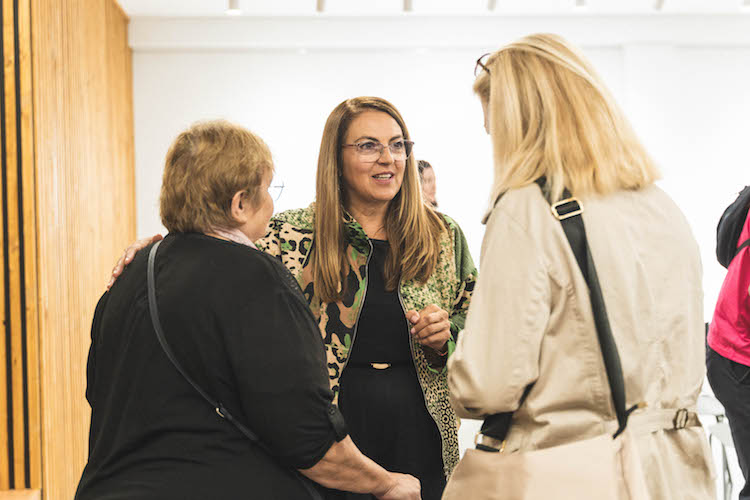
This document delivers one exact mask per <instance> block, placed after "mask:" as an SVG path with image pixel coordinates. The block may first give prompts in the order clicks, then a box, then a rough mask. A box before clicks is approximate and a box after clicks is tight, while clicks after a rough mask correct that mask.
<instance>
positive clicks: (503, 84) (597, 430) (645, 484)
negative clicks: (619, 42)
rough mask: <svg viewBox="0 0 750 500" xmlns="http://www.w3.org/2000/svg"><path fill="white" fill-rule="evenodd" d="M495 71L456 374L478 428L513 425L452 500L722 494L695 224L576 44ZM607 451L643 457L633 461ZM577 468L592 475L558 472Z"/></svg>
mask: <svg viewBox="0 0 750 500" xmlns="http://www.w3.org/2000/svg"><path fill="white" fill-rule="evenodd" d="M477 65H478V66H479V68H478V69H479V72H478V77H477V79H476V81H475V84H474V90H475V92H476V93H477V95H478V96H479V99H480V101H481V103H482V107H483V109H484V113H485V124H486V128H487V133H488V134H489V135H490V137H491V139H492V143H493V150H494V167H495V170H494V174H495V179H494V184H493V188H492V192H491V204H490V206H489V207H488V211H487V213H486V215H485V217H484V223H485V224H486V225H487V229H486V231H485V236H484V241H483V244H482V256H481V264H480V267H481V269H482V276H481V277H480V279H479V280H478V282H477V288H476V292H475V294H474V297H473V298H472V306H471V309H470V310H469V314H468V316H467V320H466V328H465V330H464V332H463V333H462V334H461V338H460V339H459V342H458V344H457V347H456V352H455V354H454V355H453V356H452V357H451V359H450V362H449V364H448V366H449V377H448V379H449V384H450V389H451V398H452V401H453V403H454V406H455V408H456V410H457V411H458V412H459V415H460V416H462V417H467V418H485V417H487V416H488V415H502V416H503V417H507V416H508V414H510V413H512V420H509V422H510V424H509V427H508V426H507V425H505V426H502V427H496V428H494V429H492V428H491V427H492V425H491V424H492V421H493V420H494V419H490V421H489V422H488V421H485V422H486V424H489V425H486V426H485V427H483V430H484V431H485V432H483V433H482V434H480V435H478V436H477V445H478V446H477V449H476V450H468V451H467V453H466V455H465V456H464V458H463V460H462V462H461V464H460V465H459V466H458V467H457V469H456V472H455V474H454V475H453V476H452V478H451V484H449V485H448V487H447V489H446V498H451V499H454V498H459V497H463V496H465V497H466V498H472V499H484V498H523V499H525V500H530V499H537V498H538V499H548V498H560V499H562V498H565V499H568V498H587V499H588V498H592V499H593V498H597V499H604V498H607V499H611V498H620V499H625V498H634V499H642V498H652V499H659V500H687V499H692V500H708V499H710V498H714V497H715V491H714V484H713V480H712V479H713V478H712V460H711V456H710V451H709V449H708V442H707V439H706V435H705V433H704V431H703V429H702V428H701V424H700V421H699V420H698V416H697V415H696V400H697V397H698V394H699V392H700V389H701V385H702V384H703V380H704V376H705V366H704V361H703V360H704V335H703V329H704V326H703V292H702V277H701V263H700V253H699V249H698V245H697V243H696V241H695V238H694V237H693V234H692V231H691V229H690V225H689V224H688V221H687V220H686V219H685V216H684V215H683V213H682V212H681V211H680V209H679V208H678V207H677V205H676V204H675V203H674V201H672V200H671V199H670V198H669V196H668V195H667V194H666V193H664V192H663V191H662V190H661V189H659V187H657V186H656V185H655V184H654V182H655V181H656V179H657V178H658V176H659V172H658V170H657V168H656V165H655V164H654V162H653V160H652V159H651V157H650V156H649V155H648V153H647V152H646V150H645V148H644V147H643V146H642V144H641V143H640V142H639V141H638V139H637V137H636V135H635V133H634V132H633V130H632V128H631V127H630V125H629V123H628V122H627V119H626V118H625V116H624V115H623V113H622V111H621V110H620V109H619V107H618V106H617V104H616V103H615V101H614V100H613V99H612V97H611V95H610V94H609V92H608V90H607V89H606V88H605V86H604V84H603V83H602V81H601V79H600V78H599V77H598V76H597V75H596V72H595V71H594V69H593V68H592V66H591V65H590V63H589V62H588V61H587V60H586V58H585V57H584V56H583V55H582V54H581V52H580V51H579V50H578V49H577V48H576V47H574V46H572V45H571V44H570V43H568V42H567V41H565V40H564V39H562V38H561V37H559V36H556V35H551V34H538V35H530V36H527V37H524V38H522V39H520V40H518V41H516V42H513V43H511V44H509V45H507V46H505V47H503V48H501V49H500V50H498V51H496V52H494V53H493V54H491V55H489V57H487V58H486V59H480V60H479V62H478V63H477ZM563 198H565V200H563ZM559 200H562V201H559ZM558 201H559V203H557V202H558ZM551 204H554V205H551ZM551 208H552V210H551ZM573 209H576V210H573ZM584 227H585V231H582V229H583V228H584ZM580 235H583V238H580ZM581 241H582V242H583V245H580V244H573V243H575V242H579V243H580V242H581ZM586 241H588V243H587V244H586ZM581 248H583V249H584V250H583V251H581V250H580V249H581ZM579 257H580V260H579ZM592 262H593V263H592ZM594 264H595V266H594ZM584 272H585V274H584ZM599 291H601V293H598V292H599ZM599 297H603V300H602V301H601V302H600V301H599V300H598V298H599ZM602 302H603V303H604V304H606V310H605V308H604V306H603V305H602ZM607 318H608V319H607ZM608 325H609V326H611V334H609V335H608V334H607V331H608V330H610V329H608V328H607V326H608ZM610 340H613V343H614V344H615V348H614V349H609V348H608V346H609V347H611V345H612V344H611V343H610V342H609V341H610ZM605 352H606V354H605ZM613 352H618V353H619V362H617V363H615V362H614V361H613V360H614V358H615V355H614V354H613ZM617 365H620V366H619V367H618V366H617ZM618 372H619V375H620V377H618V376H617V373H618ZM618 378H619V381H623V380H624V382H623V383H622V384H620V383H619V381H618ZM623 386H624V390H621V389H622V387H623ZM613 394H618V395H619V396H621V397H616V398H615V397H613ZM621 410H622V411H621ZM627 415H629V418H628V417H627ZM496 422H500V423H502V422H503V421H502V420H496ZM505 422H508V420H505ZM623 424H626V427H625V428H624V430H625V432H626V433H624V434H620V433H619V431H620V430H623ZM614 435H618V436H622V439H618V441H616V442H615V441H613V440H612V439H611V437H612V436H614ZM586 443H588V444H586ZM592 443H597V444H592ZM629 443H634V446H632V447H631V446H630V445H629ZM600 444H601V445H602V446H609V447H610V448H607V449H608V450H613V449H615V448H616V447H618V446H619V447H620V448H619V449H620V450H625V451H623V452H622V454H621V455H618V458H622V461H615V460H614V459H613V458H612V456H613V455H612V454H607V453H604V452H601V450H602V449H604V448H602V446H600ZM584 448H585V449H584ZM493 450H494V452H493ZM582 450H583V451H585V452H583V453H582ZM628 450H629V451H632V454H630V455H628V454H627V451H628ZM594 452H600V453H599V454H598V455H596V456H597V457H599V458H593V457H594ZM563 455H564V456H565V458H567V460H565V459H561V457H562V456H563ZM571 459H572V460H571ZM576 459H577V460H579V461H581V462H583V463H585V464H586V465H585V466H583V467H581V468H580V469H579V470H575V469H572V468H571V469H572V470H570V471H569V472H570V473H569V474H567V475H565V476H563V477H562V479H561V480H557V479H556V478H554V477H553V476H554V474H559V472H560V471H561V470H565V467H566V466H569V464H571V463H576V462H575V461H574V460H576ZM545 460H547V461H546V463H545V462H544V461H545ZM489 463H491V464H492V465H493V467H491V468H490V467H488V468H487V469H482V468H481V467H480V466H479V464H489ZM519 464H520V465H519ZM530 464H535V465H537V467H535V468H532V467H533V466H532V465H530ZM540 464H541V466H539V465H540ZM514 466H517V468H513V467H514ZM541 469H544V470H541ZM511 470H512V471H521V472H522V473H520V474H515V475H513V476H511V474H512V472H511V473H509V471H511ZM473 472H478V475H477V477H473V478H472V479H473V480H472V481H470V484H466V483H464V486H465V488H462V487H461V486H460V485H461V483H462V481H461V479H462V478H466V477H469V476H470V474H472V473H473ZM578 472H580V473H581V475H580V478H579V479H580V480H579V481H575V480H574V479H573V480H571V479H570V478H572V477H574V476H575V474H576V473H578ZM535 473H536V476H534V474H535ZM530 477H531V478H536V479H539V481H537V482H533V479H531V480H530V479H529V478H530ZM509 479H511V480H509ZM543 479H548V481H544V480H543ZM564 480H568V481H569V483H568V485H567V487H566V485H564V484H561V483H562V482H564ZM638 486H640V487H641V488H642V490H640V492H639V491H638V489H637V487H638ZM469 488H470V489H471V490H470V491H469ZM573 488H577V489H578V491H575V492H573V491H571V490H572V489H573ZM604 489H606V490H608V493H606V494H602V493H601V492H602V490H604ZM519 490H520V491H521V493H520V494H518V493H513V491H515V492H519ZM581 490H586V493H581ZM644 490H645V491H644ZM498 492H502V493H500V494H498Z"/></svg>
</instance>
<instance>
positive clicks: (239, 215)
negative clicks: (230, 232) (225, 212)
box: [231, 191, 252, 224]
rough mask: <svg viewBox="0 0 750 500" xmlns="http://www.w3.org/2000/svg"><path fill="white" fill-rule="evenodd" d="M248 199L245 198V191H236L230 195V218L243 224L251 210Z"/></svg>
mask: <svg viewBox="0 0 750 500" xmlns="http://www.w3.org/2000/svg"><path fill="white" fill-rule="evenodd" d="M251 208H252V207H251V206H250V200H248V198H247V191H237V192H236V193H234V196H232V207H231V213H232V218H233V219H234V220H235V221H237V222H238V223H239V224H245V223H246V222H247V221H248V219H249V217H250V213H251V212H252V210H251Z"/></svg>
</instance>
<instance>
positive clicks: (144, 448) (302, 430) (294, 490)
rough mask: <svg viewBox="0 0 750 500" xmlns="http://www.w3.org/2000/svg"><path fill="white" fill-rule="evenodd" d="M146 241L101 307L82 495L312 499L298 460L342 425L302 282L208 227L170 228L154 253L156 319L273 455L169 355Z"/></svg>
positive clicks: (190, 368) (317, 453)
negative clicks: (198, 230) (151, 297)
mask: <svg viewBox="0 0 750 500" xmlns="http://www.w3.org/2000/svg"><path fill="white" fill-rule="evenodd" d="M149 249H150V248H147V249H144V250H142V251H141V252H139V253H138V255H137V256H136V258H135V260H134V261H133V263H132V264H131V265H130V266H128V268H127V269H126V270H125V272H124V273H123V274H122V276H121V277H120V278H119V279H118V280H117V282H116V283H115V285H114V286H113V287H112V289H111V290H110V291H109V292H108V293H105V294H104V295H103V296H102V298H101V300H100V301H99V304H98V305H97V308H96V312H95V314H94V322H93V326H92V332H91V339H92V341H91V349H90V352H89V361H88V386H87V389H86V398H87V399H88V401H89V403H90V404H91V408H92V415H91V431H90V437H89V462H88V464H87V465H86V468H85V470H84V472H83V477H82V478H81V482H80V484H79V486H78V492H77V493H76V498H77V499H80V500H85V499H99V500H101V499H112V500H114V499H126V498H127V499H181V500H183V499H206V498H212V499H214V498H215V499H236V498H269V499H290V500H291V499H294V500H297V499H304V498H308V496H307V494H306V493H305V490H304V489H303V486H302V485H301V483H300V482H299V481H298V480H296V479H295V478H294V477H293V473H292V470H291V468H292V467H293V468H308V467H311V466H313V465H315V464H316V463H317V462H318V461H319V460H320V459H321V458H322V457H323V455H324V454H325V453H326V452H327V451H328V449H329V448H330V446H331V445H332V444H333V442H334V440H335V439H341V438H343V436H344V435H345V434H346V431H345V429H344V428H343V425H342V424H343V421H342V419H341V416H340V414H339V413H338V409H337V408H336V407H335V406H333V405H332V404H331V401H332V399H333V394H332V392H331V390H330V389H329V384H328V376H327V371H326V365H325V351H324V347H323V343H322V339H321V336H320V334H319V331H318V327H317V325H316V323H315V320H314V318H313V316H312V314H311V313H310V310H309V308H308V306H307V303H306V302H305V300H304V298H303V296H302V294H301V293H300V290H299V287H298V286H297V284H296V282H295V281H294V278H292V277H291V275H290V274H289V273H288V271H287V270H286V269H285V268H284V267H283V266H282V265H281V264H280V263H279V262H278V261H277V260H276V259H274V258H272V257H270V256H268V255H265V254H263V253H262V252H259V251H257V250H254V249H252V248H250V247H247V246H244V245H239V244H236V243H232V242H227V241H223V240H219V239H216V238H211V237H209V236H205V235H201V234H175V235H172V234H170V235H168V236H167V238H166V239H165V240H164V242H163V243H162V245H161V247H160V248H159V251H158V255H157V257H156V289H157V301H158V307H159V314H160V317H161V322H162V325H163V328H164V332H165V337H166V339H167V342H168V343H169V344H170V346H171V348H172V350H173V351H174V353H175V356H176V357H177V359H178V360H179V361H180V363H181V364H182V366H183V367H184V368H185V370H186V371H187V372H188V373H189V374H190V376H191V377H192V378H193V380H194V381H195V382H196V383H197V384H198V385H199V386H201V387H202V388H203V389H204V390H206V392H208V393H209V394H210V395H211V396H213V397H214V398H215V399H218V400H220V401H222V402H223V403H224V405H225V406H226V407H227V408H228V409H229V411H231V413H232V414H233V415H234V416H235V418H237V419H238V420H239V421H241V422H242V423H244V424H245V425H246V426H248V427H249V428H250V429H251V430H252V431H254V432H255V433H256V434H257V435H258V436H259V437H260V439H261V440H262V441H264V443H265V444H266V445H267V446H268V447H269V448H270V449H271V450H273V452H274V453H275V455H276V457H275V458H271V457H269V456H268V455H266V454H265V452H263V451H262V450H260V449H259V448H258V447H257V446H256V445H253V444H252V443H251V442H250V441H249V440H248V439H247V438H245V437H244V436H243V435H242V434H240V433H239V431H238V430H237V429H236V428H235V427H234V426H233V425H232V424H231V423H229V422H227V421H226V420H223V419H222V418H220V417H219V416H218V415H217V414H216V413H215V412H214V409H213V408H211V406H210V405H208V403H207V402H206V401H205V400H204V399H202V398H201V396H200V395H199V394H198V393H197V392H196V391H195V389H194V388H193V387H191V386H190V385H189V384H188V382H187V381H186V380H185V379H184V378H183V377H182V376H181V375H180V373H179V372H178V371H177V370H176V369H175V367H174V366H173V365H172V364H171V363H170V361H169V360H168V358H167V357H166V355H165V354H164V352H163V350H162V348H161V346H160V345H159V343H158V340H157V338H156V335H155V333H154V330H153V327H152V325H151V319H150V316H149V311H148V297H147V288H146V263H147V258H148V250H149Z"/></svg>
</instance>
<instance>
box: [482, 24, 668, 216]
mask: <svg viewBox="0 0 750 500" xmlns="http://www.w3.org/2000/svg"><path fill="white" fill-rule="evenodd" d="M484 64H485V66H486V67H487V69H488V70H489V73H488V71H485V70H484V69H482V70H481V72H480V74H479V76H478V77H477V80H476V81H475V83H474V91H475V92H476V93H477V94H478V95H479V97H480V99H482V100H483V102H484V103H485V104H486V105H487V107H486V109H487V112H488V114H489V116H488V124H489V133H490V135H491V137H492V143H493V149H494V159H495V162H494V163H495V181H494V186H493V189H492V198H491V200H492V202H494V200H496V199H497V197H498V196H499V195H501V194H502V193H504V192H505V191H507V190H509V189H514V188H519V187H523V186H525V185H527V184H530V183H532V182H534V181H535V180H537V179H538V178H540V177H542V176H545V177H546V188H545V189H546V191H547V192H548V193H549V195H550V196H551V197H552V198H554V199H559V197H560V196H561V194H562V191H563V189H564V188H565V187H567V188H568V189H569V190H570V191H571V192H572V193H573V194H574V195H586V194H593V193H596V194H600V195H605V194H608V193H611V192H614V191H617V190H621V189H629V190H635V189H640V188H643V187H646V186H648V185H650V184H652V183H653V182H654V181H655V180H656V179H658V178H659V172H658V170H657V168H656V166H655V164H654V162H653V160H652V159H651V157H650V156H649V155H648V153H647V152H646V150H645V149H644V147H643V145H642V144H641V143H640V141H639V140H638V138H637V137H636V135H635V133H634V132H633V130H632V128H631V126H630V124H629V123H628V121H627V119H626V118H625V116H624V114H623V113H622V111H621V110H620V108H619V107H618V106H617V104H616V103H615V100H614V99H613V98H612V96H611V95H610V93H609V91H608V90H607V89H606V87H605V86H604V84H603V83H602V81H601V79H600V78H599V77H598V76H597V74H596V72H595V71H594V69H593V68H592V66H591V64H590V63H589V62H588V61H587V60H586V58H585V57H584V56H583V54H582V53H581V52H580V51H579V50H578V49H576V48H575V47H574V46H573V45H571V44H570V43H568V42H567V41H565V40H564V39H563V38H561V37H559V36H557V35H552V34H537V35H530V36H527V37H525V38H522V39H521V40H518V41H517V42H514V43H511V44H509V45H507V46H505V47H503V48H501V49H500V50H498V51H497V52H494V53H493V54H491V55H490V57H489V58H488V59H487V61H486V62H485V63H484Z"/></svg>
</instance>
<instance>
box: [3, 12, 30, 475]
mask: <svg viewBox="0 0 750 500" xmlns="http://www.w3.org/2000/svg"><path fill="white" fill-rule="evenodd" d="M13 4H14V2H13V1H12V0H4V1H3V56H4V57H3V59H4V61H3V68H4V72H5V78H4V80H5V88H4V89H3V91H4V92H5V159H6V167H7V168H6V172H5V175H6V182H7V184H6V188H7V189H6V193H5V195H6V199H7V204H6V209H7V215H6V217H7V227H8V245H7V248H8V254H7V255H6V256H5V258H6V259H7V260H8V262H9V264H8V271H9V273H8V277H9V282H10V295H11V301H10V311H7V312H6V315H7V318H6V321H9V322H10V328H11V342H10V353H11V373H12V375H11V381H12V383H11V384H10V387H11V391H12V394H11V395H12V398H11V400H12V412H13V462H14V477H13V483H12V484H13V485H15V487H16V488H24V487H25V485H26V481H25V471H26V467H25V458H26V451H25V447H24V442H25V433H24V422H25V415H24V411H23V410H24V378H23V365H24V363H25V360H24V357H25V355H24V352H23V349H22V335H23V332H22V322H21V300H20V296H21V287H22V286H23V285H22V282H21V275H20V265H21V263H20V260H21V256H20V241H19V240H20V232H19V206H18V203H19V200H18V183H19V178H18V150H17V133H18V130H17V128H16V76H15V75H16V73H15V63H16V61H15V48H16V47H15V36H16V30H15V26H14V17H15V12H14V5H13Z"/></svg>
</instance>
